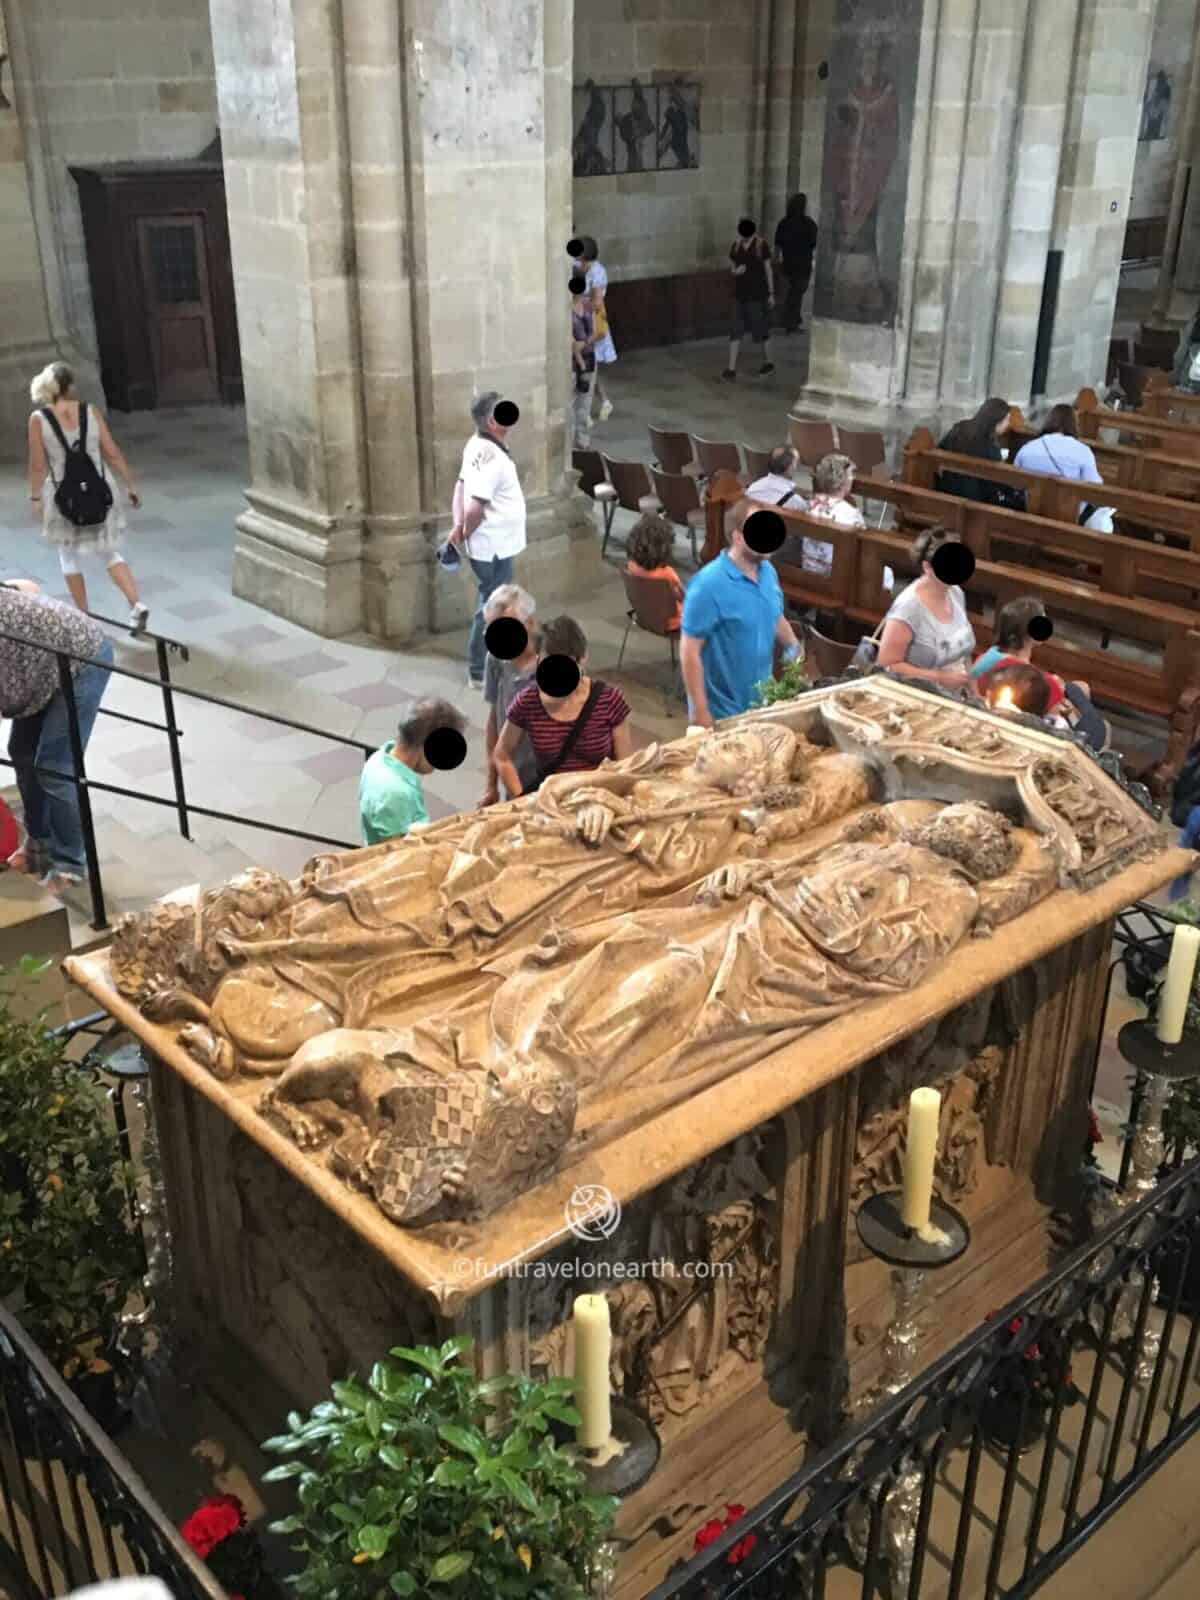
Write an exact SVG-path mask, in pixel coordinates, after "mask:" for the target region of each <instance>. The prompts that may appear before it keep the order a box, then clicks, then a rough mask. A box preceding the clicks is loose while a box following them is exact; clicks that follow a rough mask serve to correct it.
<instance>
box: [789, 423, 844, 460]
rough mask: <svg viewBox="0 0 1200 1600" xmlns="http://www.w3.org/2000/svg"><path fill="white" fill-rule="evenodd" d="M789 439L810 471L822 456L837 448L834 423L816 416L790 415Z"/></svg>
mask: <svg viewBox="0 0 1200 1600" xmlns="http://www.w3.org/2000/svg"><path fill="white" fill-rule="evenodd" d="M788 439H789V440H790V441H791V443H792V444H793V445H794V446H795V447H796V451H797V453H798V455H799V457H800V459H801V461H802V462H803V463H804V465H805V466H806V467H807V468H808V470H809V471H810V472H811V471H812V470H813V468H814V467H815V466H816V464H817V462H818V461H820V459H821V457H822V456H827V455H829V453H830V452H831V451H833V450H836V449H837V443H836V441H835V440H834V437H833V427H832V425H831V424H830V423H828V422H819V421H817V420H816V418H814V417H789V418H788Z"/></svg>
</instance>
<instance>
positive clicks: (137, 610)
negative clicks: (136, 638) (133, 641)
mask: <svg viewBox="0 0 1200 1600" xmlns="http://www.w3.org/2000/svg"><path fill="white" fill-rule="evenodd" d="M149 616H150V607H149V606H148V605H146V604H145V603H144V602H143V601H141V600H139V601H138V603H137V605H135V606H134V608H133V610H132V611H131V612H130V613H129V631H130V633H142V632H143V631H144V629H145V627H146V623H147V621H148V619H149Z"/></svg>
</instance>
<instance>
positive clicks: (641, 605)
mask: <svg viewBox="0 0 1200 1600" xmlns="http://www.w3.org/2000/svg"><path fill="white" fill-rule="evenodd" d="M621 577H622V578H623V579H624V581H625V598H626V599H627V600H628V601H629V610H628V611H627V612H626V613H625V634H624V637H623V638H622V640H621V653H620V655H618V657H617V671H618V672H620V670H621V664H622V662H623V661H624V660H625V646H626V644H627V643H628V642H629V630H630V628H641V629H642V631H643V632H644V633H653V634H657V636H658V637H659V638H660V639H665V640H666V641H667V645H668V647H669V648H670V651H671V693H670V694H668V695H667V697H666V700H667V715H668V716H671V715H672V711H671V699H672V695H676V696H678V695H681V694H682V691H683V678H682V674H681V671H680V666H679V652H678V650H677V649H676V645H677V644H678V641H679V629H678V627H672V626H670V624H671V622H672V619H673V618H674V615H675V605H676V600H675V589H674V586H673V585H672V583H671V580H670V579H669V578H643V577H638V576H635V575H634V574H633V573H632V572H630V571H628V570H625V571H623V572H622V573H621Z"/></svg>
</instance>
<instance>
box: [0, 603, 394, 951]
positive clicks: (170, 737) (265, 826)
mask: <svg viewBox="0 0 1200 1600" xmlns="http://www.w3.org/2000/svg"><path fill="white" fill-rule="evenodd" d="M88 615H89V616H90V617H92V618H93V620H94V621H97V622H104V623H108V624H110V625H111V626H113V627H119V626H120V624H118V623H115V622H113V620H112V619H111V618H109V617H104V616H102V615H100V614H99V613H97V612H88ZM138 637H139V638H140V639H144V640H146V641H147V642H149V643H152V644H153V645H154V648H155V652H156V657H157V665H158V677H157V678H151V677H148V676H147V675H146V674H145V673H142V672H134V671H132V670H131V669H130V668H128V667H119V666H117V665H116V664H115V663H109V662H101V661H97V660H96V659H95V658H94V657H92V656H85V655H80V654H78V653H77V652H75V651H72V650H56V649H54V648H53V647H52V646H50V645H46V644H43V643H41V642H40V641H38V640H36V639H27V638H25V637H24V636H23V635H22V634H17V633H9V632H7V631H5V630H3V629H0V639H7V640H9V641H11V642H13V643H15V644H23V645H26V646H28V647H30V648H32V649H36V650H45V651H47V652H48V653H50V654H52V655H53V656H54V657H55V660H56V662H57V666H58V678H59V690H60V692H61V693H62V696H63V699H64V701H65V703H66V708H67V728H68V735H69V738H70V743H71V752H72V765H73V766H74V769H75V770H74V771H73V772H59V771H57V770H56V769H54V768H51V767H43V766H37V767H35V769H34V770H35V771H36V772H37V774H38V775H39V777H49V778H55V779H58V780H59V781H61V782H65V783H70V784H71V785H72V786H73V788H74V789H75V792H76V795H77V797H78V802H79V819H80V825H81V828H82V832H83V840H84V856H85V860H86V863H87V877H88V889H89V893H90V896H91V902H92V927H93V928H95V929H97V930H98V931H99V930H101V929H103V928H106V927H107V926H108V921H107V915H106V911H105V904H104V882H103V875H102V873H101V868H100V859H99V854H98V851H97V849H96V830H95V819H94V818H93V816H92V808H91V801H90V798H89V793H90V791H92V790H95V791H96V792H97V793H98V794H116V795H121V796H122V797H123V798H125V799H128V800H138V801H141V802H143V803H144V804H147V805H156V806H169V807H173V808H174V810H175V812H176V815H177V817H178V822H179V833H180V836H181V837H182V838H184V839H190V838H191V837H192V834H191V818H192V817H193V816H199V817H209V818H212V819H213V820H214V821H217V822H236V823H239V824H240V825H241V826H243V827H247V828H258V829H259V830H260V831H262V832H265V833H274V834H280V835H284V836H286V837H288V838H292V839H307V840H311V841H312V843H314V844H323V845H329V846H331V847H332V848H333V849H335V850H350V849H353V848H354V845H353V843H352V842H351V841H349V840H345V839H332V838H330V837H328V835H326V834H320V833H313V832H310V831H308V830H307V829H304V828H291V827H288V826H286V825H285V824H284V823H275V822H267V821H264V820H262V819H260V818H257V817H243V816H239V815H238V814H237V813H236V812H233V811H221V810H218V809H216V808H214V807H212V806H202V805H196V804H195V803H194V802H193V801H190V800H189V799H188V796H187V787H186V783H185V780H184V772H183V756H182V751H181V746H180V741H181V740H182V738H183V729H182V728H181V727H180V726H179V724H178V722H177V721H176V718H175V696H176V695H183V696H185V697H186V698H187V699H190V700H198V701H202V702H203V703H205V704H207V705H213V706H219V707H221V709H222V710H226V711H234V712H238V713H240V714H241V715H243V716H247V717H253V718H255V719H256V720H258V721H260V722H268V723H272V724H274V725H275V726H276V727H280V728H290V729H292V730H293V731H294V732H296V733H307V734H310V735H312V736H313V737H315V738H318V739H327V740H329V741H330V742H331V743H333V744H340V745H344V746H345V747H346V748H347V749H351V750H355V751H357V752H358V754H359V755H360V756H362V757H363V758H364V759H365V758H366V757H367V756H369V755H370V754H371V753H372V750H373V748H374V747H373V746H372V745H369V744H364V743H363V741H362V740H361V739H354V738H351V737H349V736H348V735H346V734H341V733H330V732H329V731H328V730H327V729H324V728H314V727H312V726H311V724H309V723H306V722H299V721H297V720H296V719H295V718H294V717H284V716H280V715H279V714H278V713H276V712H273V711H261V710H259V709H257V708H256V707H254V706H244V705H239V704H238V703H237V702H236V701H234V700H226V699H224V698H223V697H222V696H221V695H215V694H209V693H208V692H207V691H206V690H203V689H191V688H188V687H186V686H185V685H183V684H177V683H175V682H173V681H172V678H171V668H170V661H169V655H170V654H177V655H179V656H180V657H181V658H182V659H183V660H184V661H187V660H189V659H190V657H189V652H188V649H187V646H186V645H183V644H180V643H179V642H178V641H177V640H174V639H168V638H166V637H164V636H163V635H161V634H156V633H150V632H146V631H142V632H140V633H139V634H138ZM72 664H76V665H79V666H99V667H103V669H104V670H105V671H106V672H107V673H108V674H109V675H110V676H115V677H120V678H132V679H133V680H134V682H135V683H143V684H146V685H147V686H148V687H151V688H157V689H158V690H159V691H160V692H161V694H162V700H163V716H164V719H165V720H164V721H163V722H153V721H150V720H149V719H147V718H143V717H135V716H132V715H130V714H129V713H128V712H124V711H113V710H110V709H109V708H108V707H106V706H104V705H101V706H100V708H99V715H100V716H107V717H112V718H115V719H116V720H117V721H120V722H131V723H135V724H137V725H138V726H139V727H143V728H152V729H154V730H156V731H157V732H160V733H165V734H166V736H167V743H168V747H169V751H170V758H171V780H172V789H173V793H172V795H171V796H169V797H168V796H166V795H158V794H149V793H147V792H146V791H145V790H142V789H130V788H126V787H125V786H124V785H122V784H114V783H104V782H102V781H101V780H99V779H96V778H89V777H88V776H87V770H86V764H85V752H84V747H83V741H82V739H81V737H80V729H79V711H78V706H77V704H76V700H75V678H74V673H73V672H72V670H71V667H72ZM0 765H3V766H6V767H11V766H12V765H13V763H12V761H11V760H10V759H8V758H7V757H0Z"/></svg>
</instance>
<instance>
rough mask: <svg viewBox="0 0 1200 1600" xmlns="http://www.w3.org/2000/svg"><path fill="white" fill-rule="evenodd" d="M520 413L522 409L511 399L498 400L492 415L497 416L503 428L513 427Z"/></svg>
mask: <svg viewBox="0 0 1200 1600" xmlns="http://www.w3.org/2000/svg"><path fill="white" fill-rule="evenodd" d="M520 415H521V413H520V410H519V409H518V407H517V406H515V405H514V404H513V402H512V401H511V400H500V401H498V402H497V403H496V408H495V410H494V411H493V412H492V416H493V417H495V419H496V421H497V422H498V423H499V424H500V426H501V427H502V428H511V427H512V425H513V423H514V422H516V421H517V420H518V418H519V417H520Z"/></svg>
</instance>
